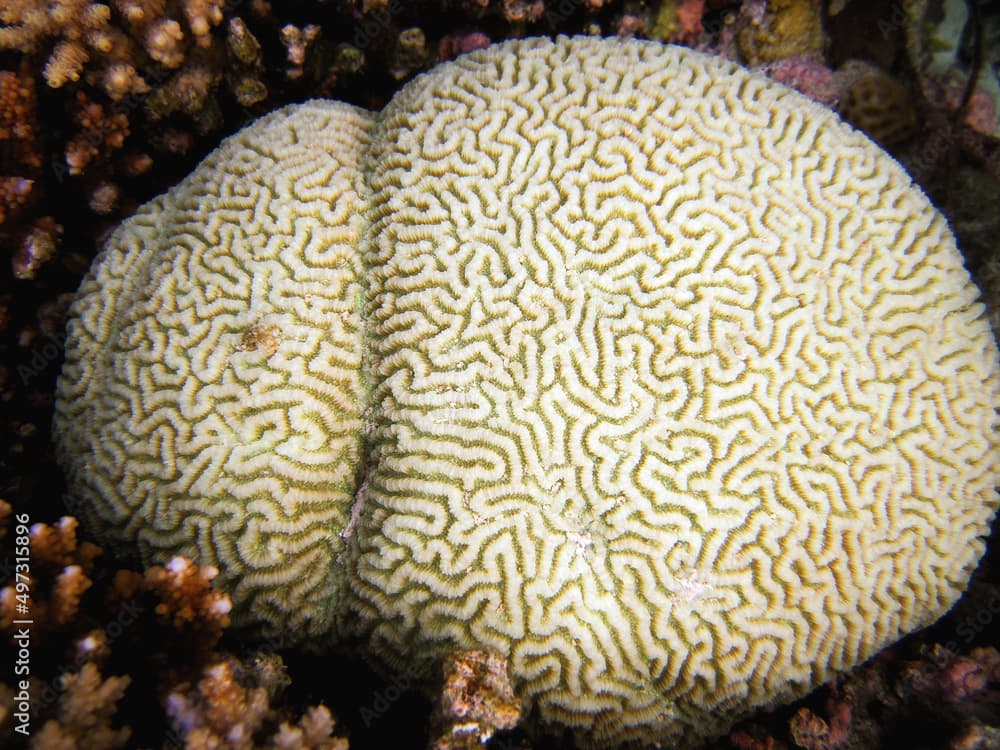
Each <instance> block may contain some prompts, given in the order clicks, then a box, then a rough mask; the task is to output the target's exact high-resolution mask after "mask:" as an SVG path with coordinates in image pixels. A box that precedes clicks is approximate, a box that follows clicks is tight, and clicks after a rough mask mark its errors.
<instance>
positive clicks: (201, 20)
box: [0, 0, 223, 98]
mask: <svg viewBox="0 0 1000 750" xmlns="http://www.w3.org/2000/svg"><path fill="white" fill-rule="evenodd" d="M112 5H113V8H114V10H115V11H116V12H117V14H118V15H117V16H115V15H114V14H113V13H112V6H109V5H107V4H104V3H97V2H91V0H55V1H54V2H47V0H12V2H7V3H4V5H3V7H2V9H0V21H2V22H3V23H4V24H6V26H5V27H3V28H0V49H16V50H20V51H21V52H25V53H33V52H36V51H39V50H41V49H43V48H45V47H47V46H48V45H49V44H50V43H51V42H54V45H53V46H52V48H51V51H50V54H49V57H48V61H47V62H46V64H45V68H44V71H43V74H44V76H45V80H46V81H47V82H48V84H49V85H50V86H52V87H54V88H59V87H61V86H63V85H65V84H66V83H68V82H70V81H77V80H79V79H80V77H81V75H82V74H83V70H84V68H85V67H88V66H90V64H91V63H93V62H95V61H96V62H97V63H98V68H97V69H98V71H99V72H98V73H97V74H96V75H97V78H98V79H101V78H103V79H104V87H105V90H106V91H107V92H108V94H109V95H110V96H112V98H120V97H121V96H124V93H129V92H139V91H143V90H145V87H146V83H145V81H143V80H142V78H141V77H140V76H139V75H138V74H137V73H136V72H135V68H134V67H132V68H131V70H129V69H128V68H123V67H121V66H123V65H132V64H134V62H135V60H136V59H137V54H136V49H137V48H138V49H140V50H142V51H143V52H144V53H145V54H148V55H149V57H150V58H151V59H152V60H154V61H156V62H157V63H160V64H161V65H163V66H165V67H167V68H176V67H179V66H180V65H181V64H182V63H183V62H184V60H185V57H186V54H187V50H188V48H189V47H190V45H191V41H190V40H189V39H188V38H187V37H186V36H185V32H184V29H185V28H187V30H188V31H189V33H190V34H191V39H193V42H194V45H195V46H197V47H200V48H204V47H208V46H209V45H210V43H211V37H210V32H211V30H212V28H213V27H215V26H217V25H219V24H220V23H221V22H222V20H223V3H222V1H221V0H176V1H175V2H170V1H167V0H161V1H158V2H143V3H140V2H136V1H135V0H115V1H114V2H113V4H112ZM182 21H184V22H185V25H184V26H182V24H181V22H182ZM116 66H117V69H116ZM123 92H124V93H123Z"/></svg>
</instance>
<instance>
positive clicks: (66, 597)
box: [0, 516, 101, 630]
mask: <svg viewBox="0 0 1000 750" xmlns="http://www.w3.org/2000/svg"><path fill="white" fill-rule="evenodd" d="M76 529H77V520H76V519H75V518H73V517H72V516H64V517H63V518H62V519H60V520H59V522H58V523H56V524H55V525H52V526H50V525H48V524H44V523H36V524H33V525H32V526H31V529H30V541H29V545H28V546H29V548H30V550H31V566H30V570H31V573H30V574H29V576H28V578H29V584H28V590H30V591H31V603H30V606H29V611H30V613H31V616H32V619H33V620H34V622H35V624H36V626H37V627H39V628H41V629H43V630H53V629H55V628H58V627H60V626H62V625H65V624H66V623H68V622H69V621H70V620H72V619H73V618H74V617H75V616H76V613H77V610H78V608H79V605H80V598H81V596H82V595H83V593H84V592H85V591H86V590H87V589H89V588H90V586H91V583H92V582H91V580H90V578H89V577H88V574H89V573H90V571H91V570H92V568H93V563H94V559H95V558H96V557H97V555H99V554H100V551H101V550H100V547H98V546H97V545H95V544H92V543H90V542H82V543H80V542H79V541H78V540H77V537H76ZM17 593H18V592H17V588H16V585H15V584H14V583H13V582H12V583H11V584H10V585H8V586H6V587H4V588H3V589H2V590H0V628H2V629H9V628H11V627H12V624H13V621H14V620H16V619H18V615H17V612H18V610H17V606H18V604H19V600H18V597H17Z"/></svg>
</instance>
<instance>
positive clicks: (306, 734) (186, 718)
mask: <svg viewBox="0 0 1000 750" xmlns="http://www.w3.org/2000/svg"><path fill="white" fill-rule="evenodd" d="M273 658H276V657H273ZM273 697H274V695H273V694H272V691H271V690H269V689H268V687H267V686H265V685H264V684H262V681H261V680H260V679H259V677H258V676H257V675H256V674H255V673H254V672H253V671H252V670H248V669H246V668H245V667H244V666H243V665H242V664H241V663H240V662H239V661H237V660H236V659H234V658H233V657H231V656H227V657H224V658H222V659H221V660H219V661H217V662H216V663H214V664H211V665H209V666H208V667H206V668H205V670H204V672H203V673H202V676H201V679H199V681H198V683H197V685H191V684H187V683H185V684H181V685H178V686H177V687H175V688H174V689H173V690H171V691H170V693H169V694H168V696H167V699H166V709H167V714H168V715H169V716H170V719H171V721H172V723H173V727H174V729H175V730H176V731H177V732H178V733H179V734H180V735H181V736H182V737H183V738H184V740H185V748H186V750H254V749H255V748H260V749H261V750H264V749H265V748H267V749H273V750H307V749H308V750H347V747H348V745H347V740H345V739H343V738H341V737H333V736H331V735H332V733H333V729H334V720H333V717H332V715H331V714H330V711H329V710H328V709H327V708H326V707H325V706H322V705H321V706H314V707H312V708H310V709H308V710H307V711H306V713H305V714H304V715H303V716H302V717H301V718H300V719H299V721H298V722H296V723H294V724H292V723H289V722H287V721H280V720H279V717H278V715H277V713H276V711H275V710H274V709H272V708H271V705H270V703H271V699H272V698H273Z"/></svg>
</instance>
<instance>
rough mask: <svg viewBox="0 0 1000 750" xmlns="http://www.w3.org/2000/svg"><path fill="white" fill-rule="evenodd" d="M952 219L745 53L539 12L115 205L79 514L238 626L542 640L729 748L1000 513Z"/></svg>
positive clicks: (941, 584)
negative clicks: (766, 708)
mask: <svg viewBox="0 0 1000 750" xmlns="http://www.w3.org/2000/svg"><path fill="white" fill-rule="evenodd" d="M976 299H977V293H976V289H975V287H974V286H973V284H972V283H971V282H970V279H969V276H968V274H967V273H966V271H965V270H964V269H963V266H962V258H961V256H960V254H959V252H958V250H957V249H956V247H955V243H954V240H953V238H952V236H951V234H950V232H949V231H948V228H947V226H946V224H945V221H944V219H943V218H942V217H941V216H940V215H939V214H938V213H937V212H936V211H935V210H934V209H933V207H932V206H931V205H930V204H929V203H928V201H927V200H926V199H925V197H924V196H923V195H922V193H921V192H920V191H919V190H918V189H917V188H916V187H914V185H913V184H912V183H911V181H910V179H909V178H908V177H907V175H906V173H905V172H904V171H903V170H902V169H901V168H900V167H899V166H898V165H897V164H896V163H895V162H894V161H893V160H892V159H891V158H889V157H888V156H887V155H886V154H884V153H883V152H882V151H880V150H879V149H878V148H877V147H876V146H874V145H873V144H872V143H871V142H870V141H868V140H867V139H866V138H865V137H864V136H862V135H861V134H859V133H857V132H856V131H854V130H853V129H851V128H850V127H849V126H847V125H845V124H843V123H842V122H841V121H840V120H839V119H838V118H837V117H836V115H834V114H832V113H830V112H828V111H826V110H825V109H823V108H821V107H820V106H818V105H816V104H813V103H812V102H810V101H808V100H806V99H804V98H803V97H801V96H799V95H797V94H795V93H793V92H791V91H790V90H788V89H785V88H784V87H781V86H780V85H777V84H774V83H771V82H768V81H767V80H765V79H763V78H761V77H758V76H755V75H751V74H749V73H747V72H745V71H742V70H740V69H739V68H737V67H735V66H734V65H732V64H730V63H728V62H725V61H723V60H719V59H713V58H710V57H706V56H703V55H700V54H697V53H694V52H691V51H689V50H684V49H681V48H677V47H665V46H661V45H657V44H653V43H647V42H639V41H629V42H618V41H605V40H596V39H583V38H579V39H560V40H558V41H556V42H551V41H548V40H541V39H533V40H524V41H516V42H510V43H507V44H503V45H500V46H496V47H493V48H490V49H486V50H482V51H478V52H475V53H473V54H470V55H468V56H466V57H463V58H461V59H459V60H458V61H456V62H454V63H450V64H447V65H443V66H441V67H439V68H437V69H436V70H434V71H433V72H431V73H429V74H427V75H424V76H422V77H420V78H419V79H417V80H415V81H413V82H412V83H410V84H408V85H407V86H406V87H404V89H403V90H402V91H401V92H400V93H399V94H398V95H397V96H396V97H395V99H393V101H392V102H391V103H390V104H389V105H388V106H387V108H386V109H385V110H384V111H383V112H381V113H377V114H373V113H369V112H366V111H363V110H359V109H356V108H353V107H350V106H347V105H344V104H338V103H331V102H320V101H315V102H308V103H306V104H302V105H299V106H294V107H289V108H287V109H284V110H281V111H279V112H276V113H274V114H271V115H269V116H267V117H265V118H264V119H262V120H260V121H259V122H257V123H256V124H254V125H252V126H250V127H248V128H246V129H245V130H243V131H242V132H240V133H238V134H236V135H235V136H233V137H232V138H230V139H229V140H228V141H227V142H226V143H224V144H223V145H222V146H221V147H220V148H219V149H218V150H217V151H216V152H215V153H213V154H212V155H211V156H209V157H208V158H207V159H206V160H205V162H204V163H203V164H202V165H201V166H200V167H199V168H198V169H197V170H196V171H195V172H194V173H193V174H192V175H191V176H190V177H189V178H187V179H186V180H185V181H184V182H183V183H181V184H180V185H178V186H177V187H176V188H174V189H173V190H171V191H170V192H169V193H168V194H166V195H164V196H162V197H160V198H158V199H157V200H155V201H153V202H152V203H150V204H148V205H147V206H145V207H144V208H143V209H142V210H141V211H140V212H139V213H138V214H137V215H136V216H135V217H133V218H132V219H130V220H129V221H127V222H125V223H124V224H123V225H122V226H121V228H120V229H119V230H118V231H117V232H116V233H115V234H114V236H113V237H112V238H111V240H110V241H109V242H108V245H107V247H106V249H105V251H104V253H103V254H102V256H101V257H100V258H99V259H98V261H97V262H96V263H95V265H94V268H93V270H92V271H91V273H90V275H89V276H88V277H87V279H86V280H85V281H84V283H83V286H82V288H81V290H80V293H79V296H78V299H77V301H76V303H75V307H74V309H73V320H72V321H71V324H70V329H69V343H68V345H67V361H66V365H65V369H64V372H63V375H62V378H61V380H60V383H59V393H58V406H57V415H56V420H55V432H56V435H57V442H58V455H59V457H60V460H61V462H62V464H63V465H64V466H65V468H66V471H67V474H68V479H69V482H70V487H71V491H72V493H73V495H74V500H73V502H74V507H75V508H76V509H77V511H78V512H79V513H81V514H82V515H83V516H84V517H85V518H86V520H87V521H88V522H89V523H90V525H91V527H92V528H94V529H97V530H98V531H99V532H100V533H101V534H102V536H103V537H104V538H105V539H106V540H107V541H111V542H117V543H119V544H121V545H125V546H128V547H132V548H138V550H139V552H140V553H141V555H142V557H143V558H144V559H145V560H147V561H154V560H163V559H165V558H167V557H169V556H170V555H174V554H178V553H183V554H187V555H190V556H193V557H195V558H197V559H198V560H199V561H201V562H203V563H211V564H213V565H216V566H217V567H218V568H219V569H220V571H221V573H220V577H219V578H220V580H221V581H222V582H223V583H224V585H225V586H227V587H228V589H229V590H230V591H231V592H232V594H233V597H234V600H235V602H236V606H237V609H236V612H235V614H236V615H237V617H239V618H240V619H241V621H242V622H243V623H244V624H253V623H256V624H257V625H259V626H262V627H263V628H264V629H265V630H268V631H270V632H272V633H278V632H285V633H290V634H292V635H294V636H295V637H297V638H303V639H310V640H311V641H313V642H319V641H322V642H323V643H328V642H331V641H333V640H337V639H339V640H345V639H349V640H350V642H358V641H360V642H362V643H364V644H366V646H365V648H366V649H367V650H368V652H369V653H370V654H372V655H374V656H376V657H378V658H380V659H381V660H383V661H384V662H387V663H389V664H390V665H396V666H399V665H401V664H403V663H405V662H410V663H413V665H412V666H411V668H417V667H419V666H421V665H426V664H429V663H430V662H431V661H432V660H434V659H438V658H440V657H441V656H442V655H443V654H445V653H446V652H448V651H449V650H451V649H453V648H456V647H462V648H467V647H490V648H493V649H496V650H497V651H499V652H500V653H502V654H503V655H505V656H506V657H508V659H509V663H510V669H511V673H512V677H513V681H514V684H515V686H516V689H517V691H518V694H519V696H520V697H521V699H522V700H523V701H524V702H525V705H526V706H528V707H533V708H534V709H535V710H536V713H535V716H537V717H538V719H539V720H540V721H541V722H542V723H554V724H558V725H562V726H565V727H569V728H571V729H572V730H574V731H575V732H576V734H577V738H578V740H579V741H580V743H581V744H586V745H607V744H611V743H614V742H619V741H624V740H628V739H635V740H639V741H640V742H650V743H652V742H662V743H681V744H683V743H691V742H694V741H697V740H699V739H700V738H702V737H704V736H707V735H711V734H713V733H717V732H720V731H724V730H725V728H726V726H727V725H728V724H729V723H730V722H731V721H732V720H733V719H734V717H736V716H738V715H740V714H741V713H745V712H747V711H748V710H750V709H751V708H752V707H754V706H758V705H762V704H768V703H772V702H777V701H783V700H785V699H787V698H789V697H792V696H795V695H799V694H801V693H803V692H805V691H806V690H807V689H808V688H809V687H810V686H812V685H815V684H816V683H818V682H820V681H822V680H825V679H827V678H829V677H830V676H832V675H833V674H834V673H835V672H836V671H837V670H842V669H845V668H848V667H850V666H852V665H854V664H856V663H858V662H859V661H861V660H863V659H865V658H866V657H868V656H869V655H871V654H872V653H874V652H875V651H876V650H878V649H879V648H880V647H882V646H884V645H886V644H887V643H889V642H891V641H893V640H894V639H896V638H898V637H899V636H900V635H901V634H903V633H905V632H907V631H909V630H912V629H914V628H918V627H920V626H922V625H925V624H927V623H929V622H931V621H933V620H934V619H936V618H937V617H939V616H940V615H941V614H942V613H943V612H945V611H946V610H947V609H948V608H949V607H950V606H951V605H952V603H953V602H954V601H955V600H956V599H957V598H958V596H959V594H960V592H961V591H962V589H963V588H964V586H965V584H966V581H967V579H968V576H969V574H970V572H971V570H972V569H973V567H974V565H975V564H976V561H977V560H978V558H979V557H980V555H981V553H982V552H983V548H984V543H983V536H984V535H985V534H986V533H987V532H988V524H989V521H990V519H991V517H992V515H993V513H994V512H995V510H996V507H997V495H996V493H995V491H994V483H995V481H996V471H997V467H998V465H1000V462H998V450H1000V438H998V424H997V416H996V412H995V409H994V405H995V404H996V403H998V396H1000V376H998V364H997V351H996V347H995V345H994V342H993V338H992V336H991V333H990V330H989V328H988V325H987V323H986V321H985V319H984V316H983V308H982V306H981V304H979V303H978V302H977V301H976Z"/></svg>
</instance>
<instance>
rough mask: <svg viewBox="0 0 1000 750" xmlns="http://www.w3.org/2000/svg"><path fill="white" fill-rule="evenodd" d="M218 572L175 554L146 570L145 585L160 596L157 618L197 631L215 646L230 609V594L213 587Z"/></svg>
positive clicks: (180, 629)
mask: <svg viewBox="0 0 1000 750" xmlns="http://www.w3.org/2000/svg"><path fill="white" fill-rule="evenodd" d="M218 574H219V571H218V570H216V569H215V568H213V567H211V566H209V565H206V566H202V567H199V566H197V565H195V564H194V563H193V562H191V561H190V560H188V559H187V558H184V557H174V558H172V559H171V560H170V561H169V562H168V563H167V564H166V565H164V566H159V565H156V566H153V567H152V568H149V569H148V570H147V571H146V574H145V578H144V588H145V589H146V590H147V591H152V592H153V593H155V594H156V595H157V596H158V597H159V599H160V604H158V605H157V606H156V614H157V615H158V616H159V617H160V618H162V619H163V620H164V621H166V622H170V623H171V624H172V625H173V626H174V628H175V629H176V630H178V631H188V632H191V631H197V632H199V633H200V634H202V635H203V636H204V639H205V640H206V641H207V642H208V644H209V645H214V644H215V642H216V641H218V639H219V636H220V635H221V634H222V631H223V630H224V629H225V628H226V627H227V626H228V625H229V611H230V610H231V609H232V602H231V601H230V600H229V597H228V596H227V595H226V594H223V593H220V592H218V591H215V590H213V589H212V580H213V579H214V578H215V577H216V576H217V575H218Z"/></svg>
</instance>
